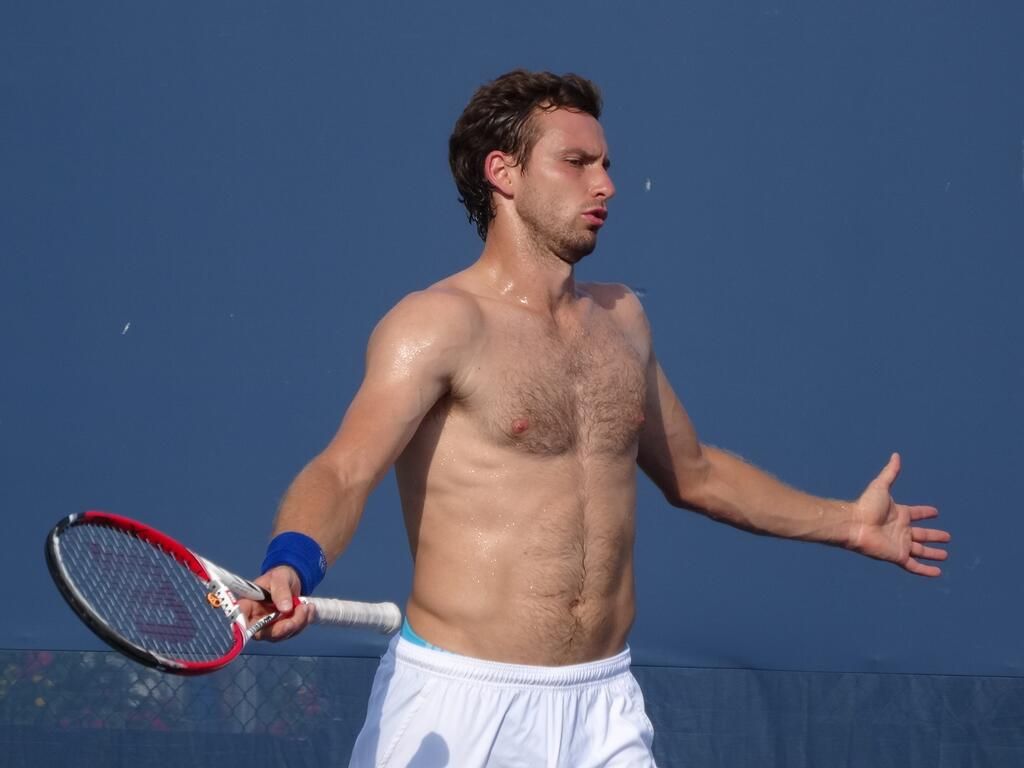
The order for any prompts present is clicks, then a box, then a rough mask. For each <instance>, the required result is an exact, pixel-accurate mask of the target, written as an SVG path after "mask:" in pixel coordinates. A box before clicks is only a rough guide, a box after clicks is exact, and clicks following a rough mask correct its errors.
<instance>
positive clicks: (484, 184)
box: [448, 69, 601, 240]
mask: <svg viewBox="0 0 1024 768" xmlns="http://www.w3.org/2000/svg"><path fill="white" fill-rule="evenodd" d="M559 108H561V109H571V110H575V111H578V112H585V113H587V114H589V115H593V116H594V117H595V118H600V117H601V91H600V90H599V89H598V87H597V86H596V85H594V84H593V83H592V82H590V81H589V80H587V79H586V78H584V77H580V76H579V75H574V74H566V75H555V74H552V73H551V72H527V71H526V70H524V69H516V70H513V71H512V72H508V73H507V74H504V75H502V76H501V77H499V78H497V79H496V80H493V81H492V82H490V83H487V84H485V85H482V86H480V88H478V89H477V92H476V93H474V94H473V98H472V99H470V100H469V104H467V105H466V108H465V110H463V112H462V114H461V115H460V116H459V119H458V120H457V121H456V122H455V129H454V130H453V131H452V135H451V138H450V139H448V163H449V165H451V168H452V175H453V176H454V177H455V186H456V187H458V190H459V202H460V203H462V204H463V205H465V206H466V212H467V213H468V214H469V220H470V222H473V223H476V231H477V232H479V233H480V239H481V240H486V239H487V229H488V227H489V226H490V223H491V220H492V219H493V218H494V214H495V211H494V204H493V202H492V201H491V191H492V189H491V184H490V182H489V181H487V177H486V176H485V175H484V159H485V158H486V157H487V155H488V153H490V152H492V151H493V150H498V151H500V152H505V153H507V154H509V155H512V156H513V157H515V160H516V164H517V165H520V166H521V167H523V168H525V167H526V159H527V158H528V157H529V156H530V150H532V149H533V145H534V144H535V143H536V142H537V139H538V135H537V131H536V130H535V120H534V117H535V115H536V111H537V110H538V109H540V110H552V109H559Z"/></svg>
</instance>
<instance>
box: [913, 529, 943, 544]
mask: <svg viewBox="0 0 1024 768" xmlns="http://www.w3.org/2000/svg"><path fill="white" fill-rule="evenodd" d="M951 538H952V537H951V536H950V535H949V532H948V531H940V530H938V529H937V528H911V529H910V539H911V541H941V542H946V541H949V540H950V539H951Z"/></svg>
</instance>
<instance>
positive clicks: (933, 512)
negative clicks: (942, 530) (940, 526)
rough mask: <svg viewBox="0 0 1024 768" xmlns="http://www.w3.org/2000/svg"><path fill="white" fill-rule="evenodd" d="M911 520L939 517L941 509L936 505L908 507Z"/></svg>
mask: <svg viewBox="0 0 1024 768" xmlns="http://www.w3.org/2000/svg"><path fill="white" fill-rule="evenodd" d="M907 510H908V511H909V512H910V519H911V520H927V519H928V518H930V517H938V516H939V510H937V509H936V508H935V507H920V506H918V507H907Z"/></svg>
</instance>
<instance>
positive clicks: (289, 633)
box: [257, 603, 312, 643]
mask: <svg viewBox="0 0 1024 768" xmlns="http://www.w3.org/2000/svg"><path fill="white" fill-rule="evenodd" d="M311 619H312V609H311V608H310V607H309V606H308V605H304V604H302V603H300V604H299V605H297V606H296V607H295V609H294V610H293V611H291V612H290V613H289V614H287V615H282V616H281V617H280V618H278V619H277V621H274V622H272V623H271V624H270V626H268V627H267V628H266V629H264V630H263V631H262V632H260V633H259V635H258V636H257V637H258V639H260V640H269V641H270V642H272V643H276V642H280V641H281V640H287V639H288V638H289V637H293V636H295V635H297V634H298V633H299V632H301V631H302V630H304V629H305V628H306V627H307V626H309V623H310V620H311Z"/></svg>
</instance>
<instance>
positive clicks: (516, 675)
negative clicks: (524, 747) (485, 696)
mask: <svg viewBox="0 0 1024 768" xmlns="http://www.w3.org/2000/svg"><path fill="white" fill-rule="evenodd" d="M391 650H392V652H393V653H394V655H395V660H396V661H398V662H401V663H403V664H408V665H410V666H413V667H418V668H420V669H422V670H425V671H427V672H430V673H432V674H435V675H443V676H445V677H451V678H456V679H460V680H467V681H473V682H477V683H492V684H497V685H530V686H547V687H555V688H560V687H571V686H578V685H587V684H591V683H599V682H604V681H606V680H610V679H612V678H613V677H618V676H619V675H622V674H624V673H627V672H629V665H630V654H629V647H628V646H627V647H626V648H625V649H623V650H622V651H621V652H620V653H617V654H616V655H614V656H611V657H609V658H607V659H600V660H598V661H589V662H586V663H584V664H570V665H567V666H564V667H541V666H533V665H530V664H505V663H503V662H500V661H488V660H487V659H476V658H473V657H471V656H462V655H460V654H457V653H450V652H448V651H435V650H433V649H431V648H424V647H421V646H418V645H415V644H413V643H411V642H409V641H408V640H406V639H405V638H404V637H402V636H401V635H396V636H395V638H394V639H393V640H392V641H391Z"/></svg>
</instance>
